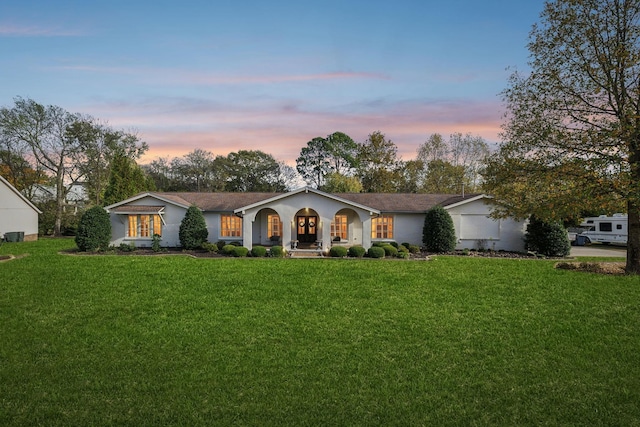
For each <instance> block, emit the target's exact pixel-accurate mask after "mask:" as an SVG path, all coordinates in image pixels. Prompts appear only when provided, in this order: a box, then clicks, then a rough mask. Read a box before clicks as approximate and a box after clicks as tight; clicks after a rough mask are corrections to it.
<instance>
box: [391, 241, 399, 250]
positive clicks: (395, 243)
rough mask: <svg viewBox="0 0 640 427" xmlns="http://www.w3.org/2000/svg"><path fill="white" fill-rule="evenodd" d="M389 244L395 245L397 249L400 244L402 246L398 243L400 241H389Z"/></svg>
mask: <svg viewBox="0 0 640 427" xmlns="http://www.w3.org/2000/svg"><path fill="white" fill-rule="evenodd" d="M389 244H390V245H391V246H393V247H394V248H396V249H398V246H400V245H399V244H398V242H389Z"/></svg>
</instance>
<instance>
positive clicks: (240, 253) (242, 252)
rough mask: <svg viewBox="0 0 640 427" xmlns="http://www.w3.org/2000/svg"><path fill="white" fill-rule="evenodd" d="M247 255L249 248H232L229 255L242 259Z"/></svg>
mask: <svg viewBox="0 0 640 427" xmlns="http://www.w3.org/2000/svg"><path fill="white" fill-rule="evenodd" d="M248 253H249V248H245V247H244V246H234V247H233V250H232V251H231V254H230V255H231V256H233V257H236V258H243V257H246V256H247V254H248Z"/></svg>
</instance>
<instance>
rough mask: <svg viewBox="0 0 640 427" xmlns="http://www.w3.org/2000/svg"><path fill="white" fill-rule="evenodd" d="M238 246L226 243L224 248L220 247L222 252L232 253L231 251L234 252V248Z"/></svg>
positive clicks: (224, 253) (225, 253) (223, 253)
mask: <svg viewBox="0 0 640 427" xmlns="http://www.w3.org/2000/svg"><path fill="white" fill-rule="evenodd" d="M237 247H238V246H235V245H224V246H223V247H222V249H220V251H219V253H221V254H222V255H231V252H233V250H234V249H235V248H237Z"/></svg>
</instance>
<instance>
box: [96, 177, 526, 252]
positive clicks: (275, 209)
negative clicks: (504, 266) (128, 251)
mask: <svg viewBox="0 0 640 427" xmlns="http://www.w3.org/2000/svg"><path fill="white" fill-rule="evenodd" d="M436 205H440V206H443V207H444V208H445V209H446V210H447V211H448V212H449V214H450V215H451V217H452V219H453V222H454V225H455V229H456V237H457V239H458V240H457V242H458V243H457V248H460V249H462V248H469V249H473V248H477V249H480V248H486V249H494V250H508V251H522V250H524V242H523V236H524V232H525V223H524V222H518V221H514V220H511V219H499V220H494V219H492V218H489V214H490V212H491V198H490V197H488V196H486V195H483V194H469V195H466V196H452V195H443V194H395V193H340V194H329V193H325V192H323V191H319V190H316V189H313V188H309V187H303V188H300V189H297V190H293V191H290V192H286V193H161V192H147V193H142V194H139V195H137V196H134V197H131V198H129V199H127V200H124V201H122V202H119V203H115V204H113V205H110V206H107V207H105V209H106V210H107V212H109V214H110V217H111V225H112V233H113V236H112V241H111V244H112V245H120V244H121V243H127V244H134V245H135V246H138V247H149V246H151V243H152V238H153V235H154V234H158V235H160V236H161V237H162V245H163V246H166V247H178V246H180V243H179V239H178V230H179V227H180V223H181V221H182V218H183V217H184V215H185V213H186V211H187V209H188V208H189V207H190V206H197V207H198V208H199V209H201V210H202V212H203V215H204V218H205V221H206V224H207V229H208V232H209V239H208V240H209V241H210V242H216V241H219V240H224V241H226V242H238V243H239V244H241V245H242V246H245V247H247V248H252V247H253V246H254V245H265V246H269V245H283V246H285V247H286V248H300V249H302V248H306V249H309V248H312V249H318V250H322V251H326V250H329V249H330V248H331V246H333V245H344V246H353V245H362V246H364V247H365V248H368V247H370V246H371V245H372V244H373V243H374V242H378V241H396V242H398V243H404V242H407V243H411V244H415V245H421V244H422V228H423V225H424V219H425V213H426V211H427V210H428V209H430V208H432V207H433V206H436Z"/></svg>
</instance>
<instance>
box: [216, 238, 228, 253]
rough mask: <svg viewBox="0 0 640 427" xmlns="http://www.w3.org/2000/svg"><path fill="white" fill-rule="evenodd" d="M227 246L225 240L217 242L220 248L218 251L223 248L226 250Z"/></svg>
mask: <svg viewBox="0 0 640 427" xmlns="http://www.w3.org/2000/svg"><path fill="white" fill-rule="evenodd" d="M226 244H227V242H225V241H224V240H218V241H217V242H216V246H217V247H218V251H220V250H222V248H224V247H225V245H226Z"/></svg>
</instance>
